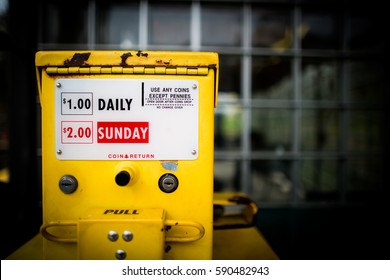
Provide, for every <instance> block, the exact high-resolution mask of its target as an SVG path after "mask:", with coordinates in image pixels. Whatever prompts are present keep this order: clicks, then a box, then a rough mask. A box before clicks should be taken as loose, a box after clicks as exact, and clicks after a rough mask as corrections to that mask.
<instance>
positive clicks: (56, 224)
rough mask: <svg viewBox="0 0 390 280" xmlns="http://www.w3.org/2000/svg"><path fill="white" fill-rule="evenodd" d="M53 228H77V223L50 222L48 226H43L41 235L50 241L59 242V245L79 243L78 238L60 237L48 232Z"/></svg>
mask: <svg viewBox="0 0 390 280" xmlns="http://www.w3.org/2000/svg"><path fill="white" fill-rule="evenodd" d="M51 227H77V223H76V222H73V221H58V222H50V223H48V224H43V225H42V226H41V234H42V236H43V237H44V238H46V239H47V240H49V241H53V242H58V243H77V238H70V237H60V236H55V235H54V234H51V233H50V232H48V231H47V229H48V228H51Z"/></svg>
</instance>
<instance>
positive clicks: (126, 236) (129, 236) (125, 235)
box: [122, 230, 134, 242]
mask: <svg viewBox="0 0 390 280" xmlns="http://www.w3.org/2000/svg"><path fill="white" fill-rule="evenodd" d="M133 237H134V235H133V233H132V232H131V231H129V230H125V231H124V232H123V234H122V238H123V240H124V241H126V242H128V241H131V240H133Z"/></svg>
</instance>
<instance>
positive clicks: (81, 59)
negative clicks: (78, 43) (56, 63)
mask: <svg viewBox="0 0 390 280" xmlns="http://www.w3.org/2000/svg"><path fill="white" fill-rule="evenodd" d="M90 55H91V53H90V52H88V53H75V54H74V55H73V57H72V59H71V60H69V59H67V60H65V61H64V65H65V66H68V67H77V66H84V65H88V64H87V63H86V61H87V60H88V59H89V56H90Z"/></svg>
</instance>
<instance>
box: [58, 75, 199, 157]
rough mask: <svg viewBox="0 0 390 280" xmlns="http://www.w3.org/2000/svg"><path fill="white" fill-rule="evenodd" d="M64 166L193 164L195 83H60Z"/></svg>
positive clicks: (196, 111) (60, 148)
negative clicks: (79, 162)
mask: <svg viewBox="0 0 390 280" xmlns="http://www.w3.org/2000/svg"><path fill="white" fill-rule="evenodd" d="M55 84H56V88H55V128H56V133H55V135H56V154H57V158H58V159H61V160H194V159H196V158H197V157H198V114H199V106H198V100H199V89H198V87H199V85H198V82H197V81H196V80H149V79H144V80H142V79H106V78H105V79H87V78H70V79H57V80H56V83H55Z"/></svg>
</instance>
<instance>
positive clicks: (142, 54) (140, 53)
mask: <svg viewBox="0 0 390 280" xmlns="http://www.w3.org/2000/svg"><path fill="white" fill-rule="evenodd" d="M148 55H149V54H148V53H143V52H142V51H138V52H137V56H138V57H141V56H144V57H148Z"/></svg>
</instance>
